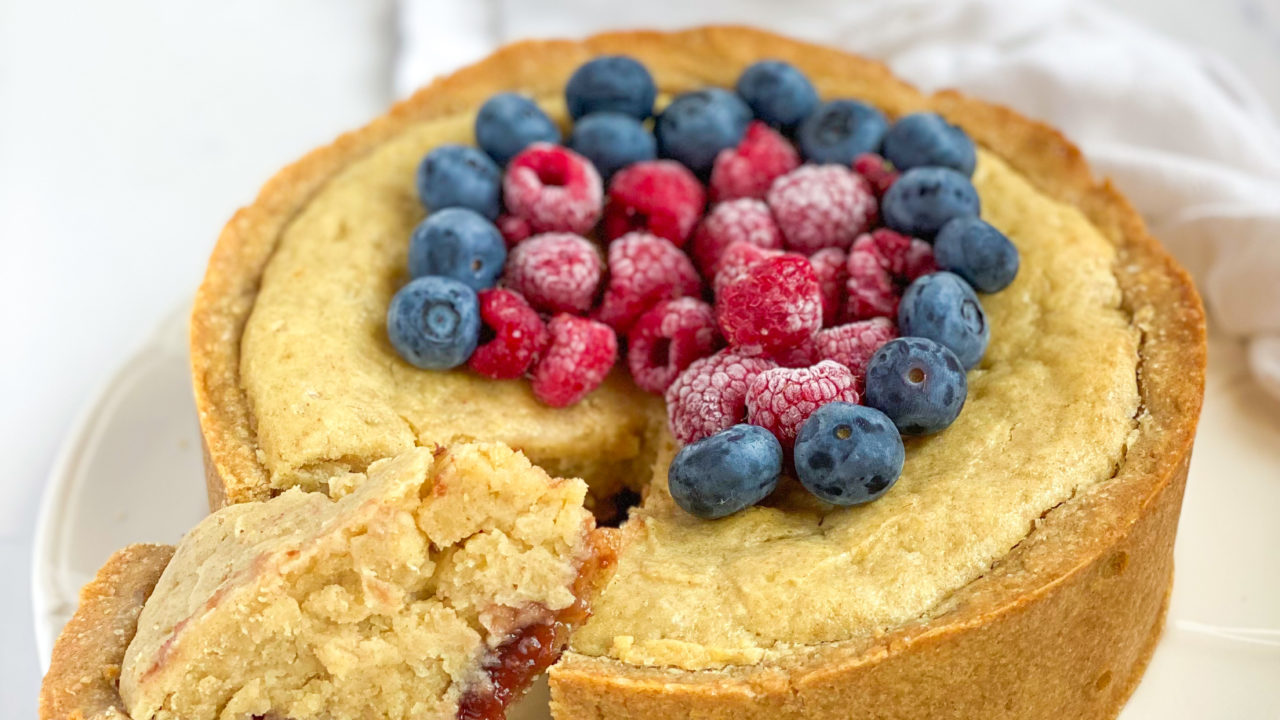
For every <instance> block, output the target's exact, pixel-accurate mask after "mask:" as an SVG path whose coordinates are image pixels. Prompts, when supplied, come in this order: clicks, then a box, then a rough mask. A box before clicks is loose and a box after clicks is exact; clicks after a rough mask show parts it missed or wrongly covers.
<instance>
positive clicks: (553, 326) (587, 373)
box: [533, 313, 618, 407]
mask: <svg viewBox="0 0 1280 720" xmlns="http://www.w3.org/2000/svg"><path fill="white" fill-rule="evenodd" d="M547 332H548V333H550V335H551V344H550V345H548V346H547V350H546V352H544V353H543V355H542V359H541V360H539V361H538V364H537V365H536V366H534V368H533V395H534V397H536V398H538V399H539V400H541V401H542V402H544V403H546V404H547V405H550V406H551V407H568V406H570V405H573V404H574V403H576V402H578V401H579V400H581V399H582V398H584V397H586V395H587V393H589V392H591V391H592V390H595V389H596V388H598V387H600V383H602V382H604V379H605V376H607V375H608V374H609V369H610V368H612V367H613V363H614V361H615V360H617V359H618V336H617V335H614V334H613V330H612V329H610V328H609V326H608V325H605V324H604V323H599V322H596V321H595V320H588V319H587V318H581V317H577V316H574V315H569V314H568V313H560V314H559V315H556V316H555V317H553V318H551V322H549V323H547Z"/></svg>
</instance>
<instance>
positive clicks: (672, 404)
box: [665, 349, 774, 445]
mask: <svg viewBox="0 0 1280 720" xmlns="http://www.w3.org/2000/svg"><path fill="white" fill-rule="evenodd" d="M771 367H774V364H773V362H772V361H770V360H768V359H766V358H763V357H743V356H742V355H739V354H737V353H735V352H733V351H732V350H728V349H726V350H721V351H720V352H718V353H716V354H715V355H712V356H711V357H706V358H702V359H701V360H694V361H693V363H692V364H690V365H689V367H687V368H685V371H684V372H682V373H680V375H679V377H677V378H676V380H675V382H673V383H671V386H670V387H668V388H667V392H666V395H665V397H666V401H667V422H668V424H669V425H670V426H671V434H672V435H674V436H675V438H676V440H679V441H680V442H681V443H683V444H686V445H687V444H689V443H691V442H694V441H696V440H701V439H702V438H704V437H708V436H710V435H714V434H715V433H717V432H719V431H721V430H724V429H725V428H727V427H732V426H733V425H736V424H738V423H740V422H742V421H743V420H744V419H745V418H746V416H747V388H748V387H749V386H750V385H751V382H752V381H753V380H755V379H756V376H757V375H759V374H760V373H762V372H764V371H765V370H768V369H769V368H771Z"/></svg>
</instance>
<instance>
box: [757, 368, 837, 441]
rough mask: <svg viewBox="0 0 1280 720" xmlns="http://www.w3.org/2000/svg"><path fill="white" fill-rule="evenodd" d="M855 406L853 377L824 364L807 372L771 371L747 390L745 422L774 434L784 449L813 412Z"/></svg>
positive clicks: (758, 377)
mask: <svg viewBox="0 0 1280 720" xmlns="http://www.w3.org/2000/svg"><path fill="white" fill-rule="evenodd" d="M837 401H840V402H848V403H856V402H858V391H857V389H856V388H855V387H854V377H853V373H851V372H849V368H847V367H845V366H843V365H841V364H840V363H837V362H832V361H830V360H823V361H822V362H820V363H818V364H817V365H814V366H813V367H808V368H785V367H780V368H773V369H772V370H765V371H764V372H762V373H760V374H759V375H758V376H756V379H755V380H754V381H752V383H751V387H749V388H748V389H747V421H748V422H750V423H751V424H752V425H759V426H760V427H762V428H764V429H766V430H768V431H769V432H771V433H773V435H774V437H776V438H778V442H780V443H782V447H783V448H791V447H792V446H794V445H795V443H796V433H798V432H800V426H801V425H802V424H804V421H805V420H808V419H809V416H810V415H812V414H813V411H815V410H817V409H818V408H820V407H822V406H823V405H826V404H827V403H830V402H837Z"/></svg>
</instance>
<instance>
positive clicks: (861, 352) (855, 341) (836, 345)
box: [814, 317, 898, 389]
mask: <svg viewBox="0 0 1280 720" xmlns="http://www.w3.org/2000/svg"><path fill="white" fill-rule="evenodd" d="M896 337H898V328H897V327H896V326H895V325H894V324H893V321H892V320H890V319H888V318H883V317H878V318H872V319H870V320H860V321H858V322H852V323H849V324H847V325H838V326H836V327H833V328H827V329H825V330H819V331H818V335H817V337H815V338H814V345H815V346H816V348H817V352H818V358H819V359H821V360H834V361H835V362H838V363H840V364H841V365H844V366H845V367H847V368H849V370H850V371H851V372H853V377H854V379H856V380H857V387H858V388H859V389H861V388H862V386H863V382H864V381H865V380H866V378H867V363H868V362H870V361H871V356H872V355H873V354H874V353H875V351H876V350H879V349H880V346H881V345H884V344H885V343H887V342H889V341H890V340H892V339H894V338H896Z"/></svg>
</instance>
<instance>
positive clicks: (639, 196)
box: [604, 160, 707, 247]
mask: <svg viewBox="0 0 1280 720" xmlns="http://www.w3.org/2000/svg"><path fill="white" fill-rule="evenodd" d="M706 203H707V193H706V191H705V190H703V188H702V183H700V182H698V179H697V178H696V177H694V176H693V173H691V172H689V170H688V169H687V168H685V167H684V166H683V165H681V164H680V163H678V162H675V161H673V160H650V161H647V162H640V163H636V164H634V165H628V166H627V167H625V168H623V169H622V170H620V171H618V172H617V174H615V175H614V176H613V180H611V181H610V182H609V198H608V201H607V203H606V205H605V208H604V234H605V237H606V238H607V239H610V240H612V239H614V238H617V237H621V236H623V235H626V234H627V233H629V232H631V231H633V230H643V231H644V232H648V233H653V234H654V235H657V236H658V237H664V238H666V239H668V240H670V241H671V242H673V243H675V244H676V245H677V246H680V247H683V246H684V244H685V242H687V241H688V239H689V236H690V235H691V234H692V233H693V229H694V227H695V226H696V225H697V224H698V219H699V218H700V217H702V208H703V207H704V206H706Z"/></svg>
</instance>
